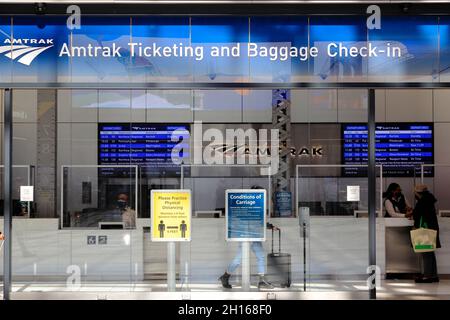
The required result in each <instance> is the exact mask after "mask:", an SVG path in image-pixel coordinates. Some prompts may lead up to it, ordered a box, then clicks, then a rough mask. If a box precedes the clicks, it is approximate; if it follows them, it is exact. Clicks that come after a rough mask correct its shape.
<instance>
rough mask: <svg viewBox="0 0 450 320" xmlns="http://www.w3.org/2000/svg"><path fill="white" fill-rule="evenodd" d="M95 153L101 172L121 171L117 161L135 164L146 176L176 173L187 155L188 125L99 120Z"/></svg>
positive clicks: (112, 172)
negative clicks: (106, 122) (101, 122)
mask: <svg viewBox="0 0 450 320" xmlns="http://www.w3.org/2000/svg"><path fill="white" fill-rule="evenodd" d="M98 157H99V165H102V166H105V167H103V168H102V172H103V173H104V174H107V173H108V172H110V174H111V175H118V174H117V172H118V171H119V172H124V170H120V169H119V170H114V169H115V168H113V166H117V165H124V166H126V165H138V166H139V167H140V169H141V173H142V174H143V175H147V176H148V175H150V176H161V175H167V174H169V175H170V174H174V173H177V172H179V171H180V169H179V165H180V163H187V162H188V161H187V159H189V125H185V124H169V125H155V124H144V123H143V124H120V123H108V124H99V127H98ZM108 165H110V166H111V167H110V168H108V167H107V166H108Z"/></svg>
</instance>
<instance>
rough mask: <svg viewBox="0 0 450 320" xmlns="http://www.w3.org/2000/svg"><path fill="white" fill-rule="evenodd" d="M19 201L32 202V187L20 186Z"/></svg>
mask: <svg viewBox="0 0 450 320" xmlns="http://www.w3.org/2000/svg"><path fill="white" fill-rule="evenodd" d="M20 201H24V202H30V201H34V188H33V186H20Z"/></svg>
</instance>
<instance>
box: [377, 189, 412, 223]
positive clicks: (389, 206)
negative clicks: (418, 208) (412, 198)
mask: <svg viewBox="0 0 450 320" xmlns="http://www.w3.org/2000/svg"><path fill="white" fill-rule="evenodd" d="M383 198H384V209H385V215H384V216H385V217H386V218H409V217H411V216H412V212H413V210H412V208H411V206H410V205H409V203H408V200H406V198H405V196H404V195H403V193H402V189H401V188H400V185H399V184H398V183H391V184H390V185H389V187H388V188H387V190H386V192H384V193H383Z"/></svg>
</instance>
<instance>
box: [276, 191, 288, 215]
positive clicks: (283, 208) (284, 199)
mask: <svg viewBox="0 0 450 320" xmlns="http://www.w3.org/2000/svg"><path fill="white" fill-rule="evenodd" d="M275 215H276V216H279V217H290V216H291V215H292V194H291V193H290V192H288V191H280V192H275Z"/></svg>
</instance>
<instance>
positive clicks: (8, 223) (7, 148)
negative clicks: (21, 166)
mask: <svg viewBox="0 0 450 320" xmlns="http://www.w3.org/2000/svg"><path fill="white" fill-rule="evenodd" d="M3 99H4V101H3V110H4V111H3V118H4V133H3V146H4V159H3V164H4V171H5V172H4V175H3V185H4V195H3V196H4V207H3V210H4V211H3V217H4V220H3V229H4V235H5V243H4V246H3V299H4V300H9V299H10V292H11V274H12V270H11V229H12V137H13V132H12V130H13V128H12V90H11V89H5V91H4V96H3Z"/></svg>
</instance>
